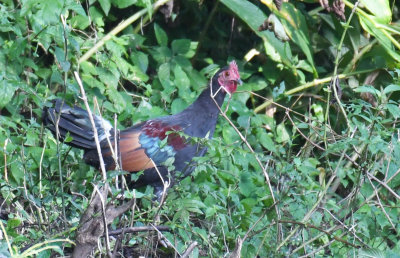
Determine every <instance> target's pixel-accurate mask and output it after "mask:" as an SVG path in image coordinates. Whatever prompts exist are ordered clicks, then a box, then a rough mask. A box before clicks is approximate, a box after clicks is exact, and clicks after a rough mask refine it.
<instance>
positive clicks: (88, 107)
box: [74, 71, 111, 258]
mask: <svg viewBox="0 0 400 258" xmlns="http://www.w3.org/2000/svg"><path fill="white" fill-rule="evenodd" d="M74 75H75V79H76V81H77V82H78V85H79V87H80V89H81V94H82V97H81V98H82V100H83V102H84V103H85V106H86V110H87V112H88V114H89V119H90V123H91V124H92V129H93V135H94V141H95V143H96V148H97V154H98V156H99V162H100V168H101V172H102V176H103V182H104V191H105V192H106V193H107V191H108V183H107V173H106V167H105V165H104V160H103V155H102V154H101V147H100V141H99V135H98V133H97V128H96V124H95V122H94V118H93V114H92V111H91V109H90V106H89V103H88V101H87V97H86V93H85V89H84V87H83V84H82V81H81V78H80V77H79V74H78V72H76V71H75V72H74ZM95 189H96V190H98V189H97V187H95ZM98 195H99V197H100V200H101V203H102V208H103V216H104V230H105V232H106V248H107V255H108V256H109V257H110V258H111V251H110V239H109V238H108V228H107V219H106V218H105V216H106V213H105V208H104V207H105V206H106V204H105V202H104V200H103V198H102V195H101V194H100V192H99V191H98ZM106 195H107V194H106Z"/></svg>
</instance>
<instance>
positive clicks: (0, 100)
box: [0, 80, 17, 109]
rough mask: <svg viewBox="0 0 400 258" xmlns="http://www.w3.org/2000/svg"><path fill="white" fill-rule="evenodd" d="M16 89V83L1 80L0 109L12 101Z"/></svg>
mask: <svg viewBox="0 0 400 258" xmlns="http://www.w3.org/2000/svg"><path fill="white" fill-rule="evenodd" d="M16 90H17V87H15V86H14V84H11V83H9V82H8V81H6V80H1V81H0V92H1V94H0V109H1V108H3V107H5V105H7V104H8V103H9V102H10V101H11V99H12V97H13V96H14V93H15V91H16Z"/></svg>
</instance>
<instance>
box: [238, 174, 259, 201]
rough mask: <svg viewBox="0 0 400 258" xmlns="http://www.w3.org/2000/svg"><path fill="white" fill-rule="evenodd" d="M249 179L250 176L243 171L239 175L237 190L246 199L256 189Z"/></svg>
mask: <svg viewBox="0 0 400 258" xmlns="http://www.w3.org/2000/svg"><path fill="white" fill-rule="evenodd" d="M251 177H252V176H251V174H250V173H249V172H246V171H243V173H241V175H240V182H239V189H240V192H241V193H242V194H243V195H244V196H246V197H249V196H250V194H251V193H253V192H254V190H255V189H256V187H255V185H254V183H253V181H252V180H251Z"/></svg>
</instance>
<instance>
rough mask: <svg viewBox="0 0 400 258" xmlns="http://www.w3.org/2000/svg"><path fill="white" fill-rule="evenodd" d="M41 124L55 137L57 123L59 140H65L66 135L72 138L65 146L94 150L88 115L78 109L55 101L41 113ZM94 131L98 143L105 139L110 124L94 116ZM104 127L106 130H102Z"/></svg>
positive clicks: (94, 145)
mask: <svg viewBox="0 0 400 258" xmlns="http://www.w3.org/2000/svg"><path fill="white" fill-rule="evenodd" d="M42 119H43V123H44V124H45V125H46V127H47V128H49V129H50V130H51V131H52V132H53V134H54V136H55V137H57V136H56V125H57V120H58V119H59V121H58V129H59V138H60V139H61V140H65V138H66V137H67V135H68V133H69V136H71V137H72V141H70V142H67V144H69V145H71V146H74V147H77V148H81V149H86V150H89V149H95V148H96V144H95V142H94V133H93V128H92V125H91V123H90V119H89V113H88V112H87V111H86V110H84V109H82V108H79V107H75V106H74V107H70V106H68V105H67V104H65V103H64V102H63V101H62V100H60V99H57V100H56V101H55V107H54V108H46V109H45V110H44V111H43V116H42ZM94 120H95V124H96V129H97V131H98V134H99V138H100V141H101V140H103V139H105V137H106V134H109V133H110V132H109V131H110V130H111V124H110V123H109V122H108V121H106V120H103V121H101V118H100V117H97V116H94ZM103 126H104V127H106V128H103Z"/></svg>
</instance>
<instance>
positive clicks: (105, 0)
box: [98, 0, 111, 16]
mask: <svg viewBox="0 0 400 258" xmlns="http://www.w3.org/2000/svg"><path fill="white" fill-rule="evenodd" d="M98 1H99V3H100V6H101V9H103V11H104V13H105V14H106V16H107V15H108V12H109V11H110V8H111V2H110V0H98Z"/></svg>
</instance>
